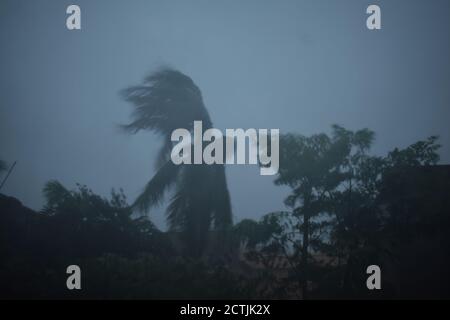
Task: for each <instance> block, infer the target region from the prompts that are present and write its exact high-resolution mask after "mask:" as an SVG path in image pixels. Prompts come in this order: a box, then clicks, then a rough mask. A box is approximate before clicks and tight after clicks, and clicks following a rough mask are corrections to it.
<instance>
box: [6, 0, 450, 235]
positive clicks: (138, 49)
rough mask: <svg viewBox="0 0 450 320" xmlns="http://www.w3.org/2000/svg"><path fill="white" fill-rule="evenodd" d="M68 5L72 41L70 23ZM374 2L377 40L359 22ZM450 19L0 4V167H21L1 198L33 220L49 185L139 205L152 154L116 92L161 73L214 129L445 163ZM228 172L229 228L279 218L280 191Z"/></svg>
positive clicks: (404, 9) (435, 13)
mask: <svg viewBox="0 0 450 320" xmlns="http://www.w3.org/2000/svg"><path fill="white" fill-rule="evenodd" d="M72 3H74V4H78V5H80V7H81V10H82V30H81V31H68V30H66V27H65V19H66V13H65V10H66V7H67V6H68V5H69V4H72ZM369 4H378V5H380V7H381V9H382V30H380V31H369V30H367V28H366V26H365V20H366V17H367V15H366V13H365V10H366V8H367V6H368V5H369ZM449 13H450V2H449V1H446V0H442V1H438V0H432V1H429V0H428V1H425V0H422V1H401V0H396V1H362V0H354V1H338V0H334V1H331V0H330V1H324V0H323V1H318V0H311V1H300V0H297V1H269V0H265V1H247V0H209V1H206V0H205V1H197V0H184V1H167V0H160V1H110V0H108V1H106V0H105V1H103V0H95V1H82V0H74V1H43V0H41V1H17V0H14V1H8V0H6V1H5V0H1V2H0V70H1V72H0V158H2V159H4V160H6V161H8V162H9V163H12V162H13V161H14V160H17V161H18V165H17V167H16V170H15V171H14V173H13V174H12V176H11V177H10V179H9V181H8V182H7V184H6V185H5V187H4V189H3V190H2V191H1V192H3V193H6V194H9V195H12V196H15V197H17V198H19V199H20V200H21V201H22V202H23V203H24V204H25V205H28V206H30V207H32V208H35V209H39V208H40V207H41V206H42V204H43V199H42V191H41V190H42V187H43V185H44V183H45V182H46V181H48V180H50V179H58V180H59V181H61V182H62V183H63V184H64V185H66V186H67V187H74V186H75V183H76V182H79V183H82V184H87V185H88V186H89V187H91V188H92V189H93V190H94V192H96V193H100V194H102V195H108V194H109V191H110V189H111V188H112V187H123V188H124V190H125V192H126V194H127V195H128V197H129V200H130V201H132V200H133V199H134V198H135V196H136V195H137V194H138V193H139V191H140V190H142V188H143V186H144V184H145V183H146V181H148V180H149V179H150V178H151V177H152V175H153V161H154V158H155V156H154V153H155V151H156V150H157V149H158V146H159V143H158V140H157V138H156V137H155V136H154V135H153V134H152V133H141V134H138V135H136V136H127V135H124V134H122V133H121V132H119V130H117V127H116V125H117V124H120V123H126V122H127V121H128V120H129V114H130V111H131V110H132V109H131V106H129V105H128V104H127V103H126V102H124V101H122V100H121V99H120V97H119V94H118V92H119V91H120V90H121V89H123V88H125V87H127V86H130V85H133V84H138V83H139V82H140V81H141V80H142V79H143V77H144V76H145V75H146V74H148V73H149V72H150V71H152V70H154V69H155V68H157V67H158V66H160V65H161V64H165V65H169V66H172V67H173V68H176V69H179V70H180V71H182V72H184V73H186V74H187V75H189V76H190V77H192V78H193V80H194V81H195V82H196V83H197V85H198V86H199V87H200V89H201V90H202V93H203V96H204V100H205V103H206V106H207V108H208V110H209V112H210V114H211V116H212V119H213V122H214V125H215V126H216V127H217V128H219V129H222V130H224V129H225V128H239V127H242V128H279V129H280V131H281V133H285V132H289V131H295V132H298V133H303V134H312V133H318V132H323V131H327V132H328V131H329V128H330V125H331V124H333V123H338V124H341V125H343V126H345V127H347V128H350V129H358V128H362V127H368V128H370V129H372V130H374V131H375V132H376V134H377V140H376V143H375V146H374V152H375V153H385V152H386V151H387V150H390V149H392V148H393V147H397V146H398V147H405V146H406V145H408V144H410V143H413V142H415V141H416V140H418V139H422V138H425V137H427V136H429V135H433V134H438V135H440V136H441V142H442V144H443V145H444V148H443V149H442V150H441V156H442V162H446V163H448V162H449V161H450V129H449V126H448V123H449V119H450V93H449V89H450V63H449V62H450V61H449V59H450V58H449V57H450V34H449V33H450V19H449ZM281 165H282V164H281ZM227 176H228V182H229V188H230V191H231V196H232V204H233V213H234V216H235V219H236V220H240V219H242V218H245V217H251V218H257V217H259V216H261V215H263V214H265V213H268V212H270V211H274V210H279V209H283V202H282V201H283V199H284V197H285V196H286V195H287V189H285V188H281V187H275V186H274V185H273V183H272V181H273V177H262V176H260V175H259V169H258V168H257V167H255V166H249V167H247V166H244V167H242V166H241V167H238V166H228V167H227ZM151 217H152V220H153V221H155V222H156V223H157V224H158V225H159V226H162V225H163V224H164V223H163V220H164V217H163V211H162V210H161V209H159V210H155V211H154V212H152V215H151Z"/></svg>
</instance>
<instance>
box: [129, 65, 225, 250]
mask: <svg viewBox="0 0 450 320" xmlns="http://www.w3.org/2000/svg"><path fill="white" fill-rule="evenodd" d="M123 94H124V97H125V99H126V100H127V101H129V102H131V103H132V104H133V105H134V107H135V110H134V112H133V115H132V116H133V121H132V122H131V123H130V124H128V125H126V126H124V128H125V129H126V130H127V131H128V132H131V133H136V132H138V131H140V130H150V131H154V132H156V133H158V134H160V135H161V137H162V140H163V144H162V147H161V149H160V151H159V155H158V157H157V161H156V166H157V168H156V169H157V172H156V174H155V175H154V176H153V178H152V179H151V180H150V181H149V182H148V183H147V185H146V186H145V189H144V191H143V192H142V193H141V194H140V195H139V197H138V198H137V199H136V201H135V202H134V203H133V207H134V208H137V209H139V210H141V211H143V212H146V211H148V210H149V209H150V208H151V207H153V206H155V205H157V204H159V203H161V201H162V199H163V196H164V194H165V193H166V192H167V191H169V190H174V195H173V196H172V198H171V200H170V204H169V206H168V207H167V221H168V223H169V227H170V229H171V230H173V231H179V232H181V233H182V234H183V236H184V239H185V243H186V244H187V247H188V252H189V253H190V254H192V255H194V256H199V255H201V254H202V252H203V249H204V247H205V244H206V242H207V237H208V232H209V230H210V229H211V228H214V229H216V230H219V231H221V234H223V231H224V230H226V229H227V228H228V227H229V226H231V224H232V215H231V204H230V196H229V192H228V188H227V183H226V176H225V168H224V166H223V165H174V164H173V163H172V161H171V160H170V152H171V149H172V146H173V143H172V141H171V139H170V137H171V134H172V132H173V131H174V130H175V129H178V128H185V129H188V130H192V129H193V123H194V121H202V123H203V128H204V130H207V129H208V128H211V127H212V122H211V119H210V116H209V113H208V111H207V109H206V107H205V105H204V103H203V98H202V94H201V92H200V89H199V88H198V87H197V86H196V85H195V83H194V82H193V81H192V79H191V78H189V77H188V76H186V75H184V74H182V73H181V72H179V71H175V70H171V69H162V70H160V71H158V72H156V73H153V74H151V75H150V76H149V77H147V78H146V79H145V81H144V83H143V84H142V85H138V86H134V87H131V88H128V89H126V90H124V92H123Z"/></svg>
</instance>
